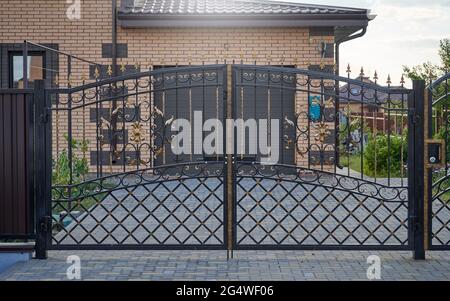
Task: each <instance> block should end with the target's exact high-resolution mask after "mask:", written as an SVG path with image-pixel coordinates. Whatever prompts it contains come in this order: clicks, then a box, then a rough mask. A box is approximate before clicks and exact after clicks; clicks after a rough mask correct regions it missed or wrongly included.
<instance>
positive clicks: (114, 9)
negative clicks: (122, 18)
mask: <svg viewBox="0 0 450 301" xmlns="http://www.w3.org/2000/svg"><path fill="white" fill-rule="evenodd" d="M111 15H112V20H111V21H112V30H111V32H112V38H111V40H112V43H111V53H112V55H111V56H112V60H111V65H112V71H113V76H117V75H118V74H117V0H112V14H111Z"/></svg>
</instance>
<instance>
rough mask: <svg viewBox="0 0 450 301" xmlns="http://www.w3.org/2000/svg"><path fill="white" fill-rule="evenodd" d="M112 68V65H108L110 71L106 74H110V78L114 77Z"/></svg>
mask: <svg viewBox="0 0 450 301" xmlns="http://www.w3.org/2000/svg"><path fill="white" fill-rule="evenodd" d="M112 73H113V72H112V67H111V65H108V70H107V71H106V74H108V75H109V76H111V75H112Z"/></svg>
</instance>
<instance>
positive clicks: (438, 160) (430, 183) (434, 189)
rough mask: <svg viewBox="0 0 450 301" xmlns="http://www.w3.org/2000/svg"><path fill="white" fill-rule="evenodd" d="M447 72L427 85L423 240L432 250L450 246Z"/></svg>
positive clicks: (449, 75)
mask: <svg viewBox="0 0 450 301" xmlns="http://www.w3.org/2000/svg"><path fill="white" fill-rule="evenodd" d="M449 88H450V73H447V74H446V75H444V76H443V77H441V78H440V79H438V80H436V81H435V82H433V83H431V84H430V85H429V86H428V87H427V96H428V97H427V99H426V100H427V107H428V108H429V109H428V112H427V122H426V123H425V129H426V132H425V134H426V137H427V138H428V140H427V141H426V145H427V147H426V154H425V157H426V159H427V162H426V163H425V164H426V168H427V170H426V177H425V183H426V185H427V190H426V197H427V198H426V201H425V208H424V209H425V219H426V226H427V229H428V231H427V233H426V237H425V240H426V241H425V243H426V245H427V246H428V247H429V249H431V250H450V174H449V162H450V151H449V146H450V137H449V130H450V128H449V122H450V116H449V103H450V91H449V90H450V89H449Z"/></svg>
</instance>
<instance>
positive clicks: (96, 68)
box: [94, 66, 100, 79]
mask: <svg viewBox="0 0 450 301" xmlns="http://www.w3.org/2000/svg"><path fill="white" fill-rule="evenodd" d="M94 77H95V79H98V78H99V77H100V71H99V70H98V66H95V71H94Z"/></svg>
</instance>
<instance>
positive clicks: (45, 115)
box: [40, 109, 50, 123]
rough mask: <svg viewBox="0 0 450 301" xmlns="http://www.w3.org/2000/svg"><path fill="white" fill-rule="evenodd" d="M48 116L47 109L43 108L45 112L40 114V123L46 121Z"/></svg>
mask: <svg viewBox="0 0 450 301" xmlns="http://www.w3.org/2000/svg"><path fill="white" fill-rule="evenodd" d="M49 117H50V112H49V110H48V109H46V110H45V113H43V114H41V116H40V119H41V123H48V121H49V119H50V118H49Z"/></svg>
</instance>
